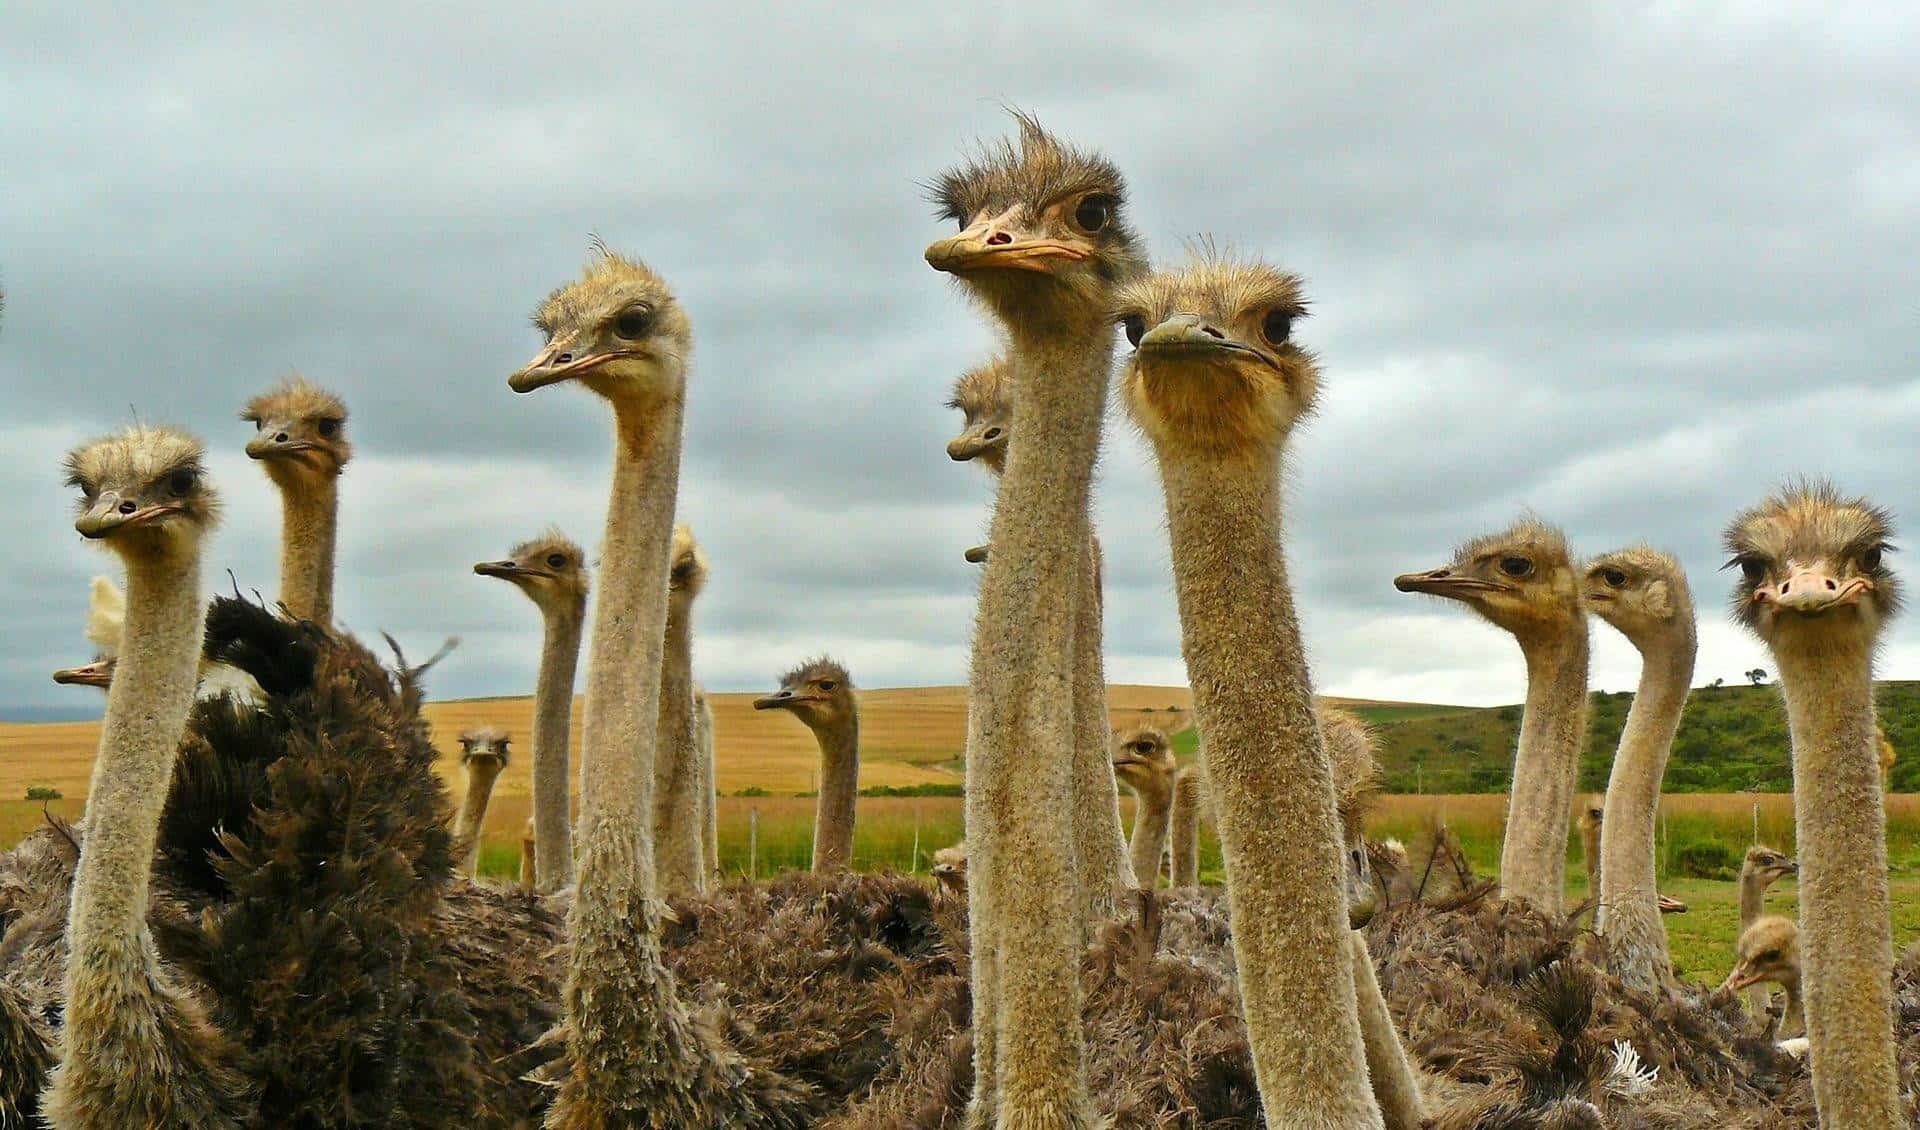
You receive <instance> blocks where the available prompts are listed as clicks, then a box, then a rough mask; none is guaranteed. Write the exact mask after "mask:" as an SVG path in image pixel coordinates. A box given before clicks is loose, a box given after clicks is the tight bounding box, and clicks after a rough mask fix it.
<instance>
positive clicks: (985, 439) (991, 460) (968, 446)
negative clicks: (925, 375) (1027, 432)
mask: <svg viewBox="0 0 1920 1130" xmlns="http://www.w3.org/2000/svg"><path fill="white" fill-rule="evenodd" d="M1012 391H1013V369H1012V366H1011V365H1010V364H1009V363H1008V361H1007V359H1006V358H1005V357H995V358H994V359H993V360H991V361H988V362H987V363H986V364H984V365H978V366H975V367H974V368H971V369H968V370H967V371H966V372H964V373H961V374H960V379H959V380H957V381H955V382H953V396H952V397H951V398H950V399H949V400H948V401H947V407H949V408H954V409H958V410H959V411H960V413H961V414H962V415H964V416H965V417H966V422H965V423H963V424H962V425H961V427H960V434H959V435H957V436H954V437H953V438H952V439H951V440H949V441H947V457H948V458H950V459H952V460H953V461H954V462H956V463H965V462H968V461H970V460H978V461H979V462H980V464H981V465H982V466H984V467H985V468H986V469H987V470H989V471H992V472H993V473H994V474H996V475H997V474H999V473H1000V472H1001V471H1003V470H1005V469H1006V466H1007V438H1008V436H1009V435H1010V434H1011V433H1012V431H1013V400H1012V398H1011V395H1010V394H1011V393H1012Z"/></svg>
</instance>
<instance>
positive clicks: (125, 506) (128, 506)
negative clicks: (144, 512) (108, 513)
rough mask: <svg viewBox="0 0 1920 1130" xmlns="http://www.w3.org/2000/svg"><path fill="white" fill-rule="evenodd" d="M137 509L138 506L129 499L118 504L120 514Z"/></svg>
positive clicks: (129, 512)
mask: <svg viewBox="0 0 1920 1130" xmlns="http://www.w3.org/2000/svg"><path fill="white" fill-rule="evenodd" d="M138 509H140V508H139V507H138V506H136V505H134V504H133V503H132V502H131V501H128V502H123V503H121V504H120V513H122V514H131V513H133V512H134V511H135V510H138Z"/></svg>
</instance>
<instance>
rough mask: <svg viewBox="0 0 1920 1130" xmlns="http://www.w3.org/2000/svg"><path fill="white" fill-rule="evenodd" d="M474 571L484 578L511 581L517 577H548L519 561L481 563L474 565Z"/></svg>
mask: <svg viewBox="0 0 1920 1130" xmlns="http://www.w3.org/2000/svg"><path fill="white" fill-rule="evenodd" d="M473 571H474V572H475V573H478V574H480V575H481V576H482V577H501V578H503V579H505V580H509V581H510V580H512V579H514V578H515V577H544V576H546V575H547V574H545V573H543V572H541V571H540V570H538V569H529V568H527V567H526V566H524V565H522V564H520V563H519V562H517V561H481V562H478V563H477V564H475V565H474V567H473Z"/></svg>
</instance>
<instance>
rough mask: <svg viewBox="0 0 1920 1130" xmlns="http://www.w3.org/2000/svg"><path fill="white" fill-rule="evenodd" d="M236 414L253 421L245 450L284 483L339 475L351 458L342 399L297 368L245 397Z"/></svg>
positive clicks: (310, 481)
mask: <svg viewBox="0 0 1920 1130" xmlns="http://www.w3.org/2000/svg"><path fill="white" fill-rule="evenodd" d="M240 418H241V419H242V420H245V421H247V422H248V423H250V424H252V425H253V427H254V437H253V438H252V439H250V440H248V441H247V454H248V455H249V456H251V457H252V458H254V459H258V460H259V461H260V463H261V466H262V467H264V468H265V469H266V472H267V476H268V477H269V478H271V479H272V480H273V481H274V482H275V483H277V484H278V485H279V486H280V487H281V488H283V489H286V488H298V487H301V486H307V485H312V484H315V483H320V482H325V481H327V480H330V479H334V478H337V477H338V476H339V474H340V472H341V471H343V470H345V469H346V466H347V461H348V460H349V459H352V458H353V447H352V445H350V444H349V443H348V442H347V405H346V402H344V401H342V400H341V399H340V398H339V397H338V396H335V395H334V394H333V393H331V392H328V391H327V390H326V389H323V388H321V387H320V386H319V385H316V384H314V383H313V382H312V381H309V380H307V379H306V378H305V377H303V376H300V375H299V374H298V373H296V374H294V375H293V376H290V377H288V378H287V379H286V380H283V381H281V382H280V383H279V384H277V385H275V386H273V387H272V388H270V389H268V390H267V391H265V392H263V393H261V394H260V395H259V396H256V397H254V398H253V399H252V400H249V401H247V406H246V408H245V409H244V410H242V411H241V413H240Z"/></svg>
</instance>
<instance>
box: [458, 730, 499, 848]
mask: <svg viewBox="0 0 1920 1130" xmlns="http://www.w3.org/2000/svg"><path fill="white" fill-rule="evenodd" d="M499 778H500V763H499V762H497V761H494V760H493V759H491V758H488V759H487V760H485V761H478V762H469V763H468V764H467V795H466V796H465V798H463V799H462V800H461V802H460V818H459V823H458V825H457V826H456V831H457V837H458V839H459V840H460V843H461V851H462V852H464V853H465V856H464V864H465V871H466V873H467V874H469V875H472V874H474V873H475V871H476V869H477V868H478V867H479V864H480V836H481V833H483V832H484V831H485V830H486V822H487V804H488V802H489V801H491V800H492V799H493V785H494V782H495V781H497V780H499Z"/></svg>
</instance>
